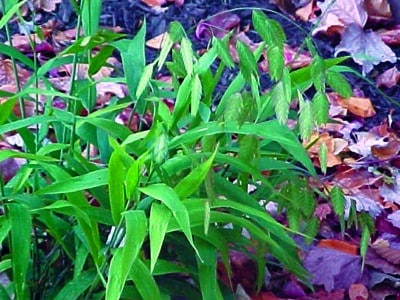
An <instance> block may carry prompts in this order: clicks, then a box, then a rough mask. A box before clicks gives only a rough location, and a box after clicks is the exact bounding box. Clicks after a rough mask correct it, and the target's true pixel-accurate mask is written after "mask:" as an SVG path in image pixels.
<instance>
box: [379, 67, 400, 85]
mask: <svg viewBox="0 0 400 300" xmlns="http://www.w3.org/2000/svg"><path fill="white" fill-rule="evenodd" d="M399 80H400V72H399V69H397V67H396V66H394V67H392V68H390V69H388V70H386V71H385V72H383V73H382V74H381V75H379V76H378V78H377V79H376V86H377V87H380V86H385V87H388V88H391V87H394V86H396V85H397V83H398V82H399Z"/></svg>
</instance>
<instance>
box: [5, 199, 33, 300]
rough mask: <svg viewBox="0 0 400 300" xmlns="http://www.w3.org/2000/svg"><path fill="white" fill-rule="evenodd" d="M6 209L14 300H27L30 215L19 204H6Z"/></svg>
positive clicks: (30, 230)
mask: <svg viewBox="0 0 400 300" xmlns="http://www.w3.org/2000/svg"><path fill="white" fill-rule="evenodd" d="M6 208H7V211H8V213H7V216H8V218H9V219H10V223H11V260H12V267H13V282H14V286H15V294H16V298H17V299H29V291H28V283H27V279H28V278H27V275H28V268H29V263H30V258H31V256H30V249H31V232H32V220H31V215H30V213H29V211H28V210H27V209H26V208H25V206H23V205H20V204H15V203H12V204H8V205H7V206H6Z"/></svg>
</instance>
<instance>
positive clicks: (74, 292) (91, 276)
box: [54, 270, 97, 300]
mask: <svg viewBox="0 0 400 300" xmlns="http://www.w3.org/2000/svg"><path fill="white" fill-rule="evenodd" d="M96 275H97V273H96V271H93V270H89V271H86V272H84V273H82V274H81V275H79V276H78V277H77V278H75V279H73V280H71V281H69V282H68V283H67V284H66V285H64V287H63V288H62V289H61V291H59V292H58V294H57V295H56V296H55V297H54V300H64V299H69V300H75V299H78V298H79V297H80V296H81V295H82V294H83V293H84V292H85V290H87V289H88V288H89V287H90V286H91V285H92V284H93V281H94V280H95V278H96Z"/></svg>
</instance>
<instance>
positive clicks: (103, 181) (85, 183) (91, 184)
mask: <svg viewBox="0 0 400 300" xmlns="http://www.w3.org/2000/svg"><path fill="white" fill-rule="evenodd" d="M107 184H108V170H107V169H101V170H96V171H93V172H90V173H87V174H85V175H81V176H76V177H72V178H69V179H66V180H63V181H59V182H56V183H53V184H51V185H48V186H46V187H44V188H42V189H40V190H38V191H37V192H36V194H37V195H43V194H63V193H71V192H76V191H83V190H86V189H91V188H95V187H99V186H102V185H107Z"/></svg>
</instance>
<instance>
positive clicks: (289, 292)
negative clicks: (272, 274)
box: [282, 280, 306, 299]
mask: <svg viewBox="0 0 400 300" xmlns="http://www.w3.org/2000/svg"><path fill="white" fill-rule="evenodd" d="M282 292H283V294H284V295H285V297H288V298H294V299H300V298H303V297H305V296H306V293H305V292H304V290H303V288H302V287H301V286H300V285H299V284H297V282H294V281H293V280H292V281H289V282H288V283H287V284H286V285H285V286H284V288H283V291H282Z"/></svg>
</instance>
